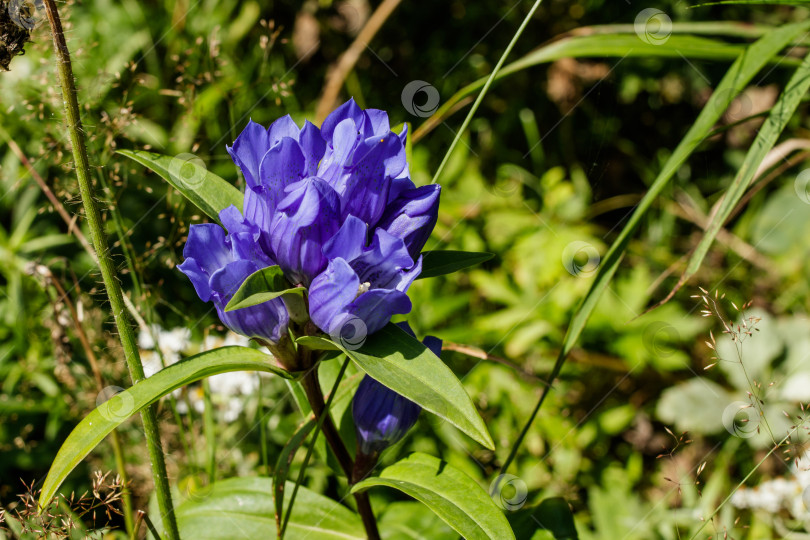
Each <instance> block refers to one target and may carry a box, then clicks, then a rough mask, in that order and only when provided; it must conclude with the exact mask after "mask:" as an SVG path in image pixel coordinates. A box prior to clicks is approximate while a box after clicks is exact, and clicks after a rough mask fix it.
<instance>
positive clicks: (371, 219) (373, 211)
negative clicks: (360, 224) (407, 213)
mask: <svg viewBox="0 0 810 540" xmlns="http://www.w3.org/2000/svg"><path fill="white" fill-rule="evenodd" d="M401 149H402V143H401V142H400V141H399V139H398V138H397V136H396V135H394V134H393V133H391V132H389V133H388V134H387V135H385V136H383V137H375V138H372V139H366V140H364V141H362V142H361V143H360V144H358V145H357V149H356V150H355V152H354V156H353V157H352V165H351V168H350V169H349V171H347V172H348V173H349V174H348V175H347V176H346V177H345V188H342V186H340V184H339V186H340V187H338V188H337V191H338V193H340V194H341V199H342V200H343V209H342V211H343V215H344V216H345V215H348V214H352V215H355V216H357V217H359V218H360V219H362V220H363V221H365V222H366V223H368V224H369V225H370V226H374V225H375V224H376V223H377V221H379V219H380V217H382V214H383V211H384V210H385V206H386V204H387V203H388V190H389V187H390V186H391V180H392V179H393V178H394V176H396V175H397V174H399V173H400V172H401V171H402V167H403V165H404V163H405V161H404V154H403V155H400V150H401ZM341 188H342V189H341Z"/></svg>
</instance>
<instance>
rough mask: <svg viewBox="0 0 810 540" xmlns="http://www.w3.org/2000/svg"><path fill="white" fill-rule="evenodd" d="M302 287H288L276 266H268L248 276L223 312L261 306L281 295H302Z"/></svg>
mask: <svg viewBox="0 0 810 540" xmlns="http://www.w3.org/2000/svg"><path fill="white" fill-rule="evenodd" d="M304 291H306V289H305V288H304V287H290V282H289V281H287V278H285V277H284V272H282V271H281V268H279V267H278V265H276V266H268V267H267V268H262V269H261V270H256V271H255V272H253V273H252V274H250V275H249V276H248V277H247V279H245V281H244V282H242V285H240V286H239V290H237V291H236V292H235V293H234V295H233V298H231V301H230V302H228V305H227V306H225V311H233V310H235V309H242V308H246V307H250V306H255V305H257V304H262V303H264V302H267V301H268V300H272V299H273V298H278V297H279V296H281V295H282V294H304Z"/></svg>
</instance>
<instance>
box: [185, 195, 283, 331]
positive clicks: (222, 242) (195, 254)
mask: <svg viewBox="0 0 810 540" xmlns="http://www.w3.org/2000/svg"><path fill="white" fill-rule="evenodd" d="M219 219H220V221H221V222H222V224H223V225H224V226H225V227H226V229H227V232H226V230H225V229H223V228H222V227H220V226H219V225H217V224H215V223H204V224H200V225H192V226H191V230H190V231H189V234H188V240H187V241H186V245H185V247H184V248H183V257H184V258H185V261H183V264H181V265H180V266H179V267H178V268H179V270H180V271H181V272H183V273H184V274H185V275H186V276H188V278H189V279H190V280H191V283H192V284H193V285H194V289H195V290H196V291H197V295H198V296H199V297H200V299H201V300H203V301H204V302H209V301H211V302H213V303H214V307H216V310H217V314H218V315H219V319H220V320H221V321H222V322H223V324H225V326H227V327H228V328H230V329H231V330H233V331H234V332H237V333H239V334H242V335H243V336H247V337H250V338H256V339H259V340H262V341H264V342H268V343H277V342H278V341H279V340H280V339H281V337H282V336H283V335H284V334H286V332H287V325H288V323H289V315H288V314H287V310H286V308H285V307H284V303H283V302H282V301H281V300H280V299H275V300H270V301H268V302H265V303H263V304H259V305H257V306H252V307H248V308H244V309H239V310H236V311H229V312H226V311H225V306H226V305H227V304H228V302H229V301H230V299H231V298H232V297H233V294H234V293H235V292H236V291H237V290H238V289H239V286H240V285H242V282H243V281H244V280H245V278H247V277H248V276H249V275H250V274H252V273H253V272H255V271H257V270H260V269H261V268H265V267H267V266H272V265H273V264H274V262H273V260H272V259H270V258H269V257H268V256H267V254H266V253H265V252H264V251H263V250H262V249H261V248H260V247H259V245H258V242H257V240H258V237H259V230H258V227H256V226H255V225H253V224H251V223H249V222H247V221H246V220H245V219H244V218H243V217H242V215H241V214H240V213H239V210H237V209H236V208H235V207H233V206H230V207H228V208H226V209H224V210H222V212H220V214H219Z"/></svg>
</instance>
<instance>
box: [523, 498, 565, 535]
mask: <svg viewBox="0 0 810 540" xmlns="http://www.w3.org/2000/svg"><path fill="white" fill-rule="evenodd" d="M508 518H509V523H510V525H512V529H513V530H514V531H515V535H516V536H519V537H520V538H531V536H532V534H533V533H534V532H535V531H537V530H538V528H539V529H542V530H547V531H549V532H550V533H551V534H552V535H553V536H554V538H555V539H556V540H576V539H577V538H579V536H578V534H577V528H576V526H574V516H573V515H572V514H571V508H570V507H569V506H568V503H567V502H566V501H565V499H563V498H561V497H552V498H550V499H545V500H544V501H543V502H541V503H540V504H539V505H538V506H535V507H531V508H521V509H519V510H517V511H516V512H511V513H510V514H509V515H508Z"/></svg>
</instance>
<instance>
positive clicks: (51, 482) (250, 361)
mask: <svg viewBox="0 0 810 540" xmlns="http://www.w3.org/2000/svg"><path fill="white" fill-rule="evenodd" d="M231 371H265V372H268V373H275V374H276V375H278V376H280V377H284V378H291V377H292V374H290V373H289V372H287V371H284V370H283V369H281V368H279V367H277V366H276V365H275V361H274V359H273V357H272V356H269V355H267V354H265V353H263V352H261V351H257V350H256V349H250V348H248V347H222V348H219V349H215V350H213V351H206V352H204V353H200V354H196V355H194V356H191V357H189V358H186V359H185V360H182V361H180V362H178V363H176V364H172V365H171V366H169V367H167V368H164V369H162V370H160V371H158V372H157V373H155V374H154V375H152V376H151V377H148V378H146V379H143V380H141V381H139V382H137V383H135V385H134V386H132V388H129V389H128V390H124V391H123V392H120V393H118V394H115V395H114V396H113V397H112V398H110V399H108V400H107V401H105V402H104V403H102V404H101V405H99V406H98V407H97V408H96V409H94V410H93V411H91V412H90V414H88V415H87V416H86V417H85V418H84V419H83V420H82V421H81V422H79V425H77V426H76V427H75V428H74V429H73V431H72V432H71V433H70V435H68V438H67V440H66V441H65V442H64V443H63V444H62V447H61V448H60V449H59V452H58V453H57V454H56V457H55V458H54V460H53V463H52V464H51V469H50V471H48V476H47V478H45V483H44V484H43V485H42V493H41V495H40V497H39V501H40V504H41V505H42V506H45V504H47V502H48V501H50V500H51V498H52V497H53V496H54V494H55V493H56V490H57V489H59V486H60V485H61V484H62V482H63V481H64V480H65V478H66V477H67V475H68V474H70V471H72V470H73V469H74V468H75V467H76V465H78V464H79V462H80V461H81V460H82V459H84V458H85V456H87V454H89V453H90V451H92V450H93V448H95V447H96V446H97V445H98V443H100V442H101V441H102V439H104V437H106V436H107V435H108V434H109V433H110V432H111V431H112V430H113V429H115V428H116V427H118V426H119V425H121V424H122V423H124V421H125V420H127V419H128V418H129V417H130V416H132V415H133V414H135V413H136V412H138V411H140V410H141V409H143V408H144V407H146V406H147V405H150V404H152V403H154V402H155V401H157V400H158V399H160V398H161V397H163V396H165V395H167V394H169V393H171V392H173V391H174V390H176V389H178V388H180V387H182V386H185V385H187V384H190V383H193V382H195V381H199V380H200V379H204V378H206V377H210V376H212V375H218V374H220V373H227V372H231Z"/></svg>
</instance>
